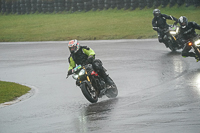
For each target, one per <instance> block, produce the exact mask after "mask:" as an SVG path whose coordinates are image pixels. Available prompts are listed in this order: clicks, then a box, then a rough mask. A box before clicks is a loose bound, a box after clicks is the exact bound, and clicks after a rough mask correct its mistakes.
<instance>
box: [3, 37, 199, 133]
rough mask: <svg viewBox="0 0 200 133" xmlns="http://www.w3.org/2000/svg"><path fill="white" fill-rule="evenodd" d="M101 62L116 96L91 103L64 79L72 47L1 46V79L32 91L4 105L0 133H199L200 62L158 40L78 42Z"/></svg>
mask: <svg viewBox="0 0 200 133" xmlns="http://www.w3.org/2000/svg"><path fill="white" fill-rule="evenodd" d="M80 43H81V45H87V46H89V47H91V48H92V49H93V50H94V51H95V53H96V58H97V59H101V60H102V62H103V65H104V67H105V68H106V69H107V70H108V71H107V72H108V73H109V75H110V77H111V78H112V79H113V80H114V81H115V83H116V85H117V87H118V90H119V94H118V97H117V98H115V99H108V98H107V97H103V98H101V99H99V101H98V103H95V104H91V103H90V102H89V101H87V100H86V99H85V98H84V96H83V94H82V93H81V90H80V89H79V87H77V86H76V85H75V80H74V79H73V78H72V77H69V78H68V79H66V75H67V70H68V57H69V50H68V47H67V42H64V41H63V42H18V43H12V42H11V43H4V42H1V43H0V80H1V81H11V82H16V83H20V84H23V85H27V86H30V87H31V88H32V91H31V92H29V93H28V94H27V95H25V96H23V98H21V99H20V100H18V102H13V103H10V104H11V105H9V103H8V104H1V107H0V133H110V132H112V133H113V132H115V133H122V132H123V133H133V132H134V133H199V131H200V63H199V62H198V63H197V62H196V61H195V59H194V58H189V57H188V58H183V57H182V56H181V51H178V52H171V51H170V50H169V49H167V48H165V46H164V44H160V43H158V41H157V39H147V40H134V39H133V40H101V41H80Z"/></svg>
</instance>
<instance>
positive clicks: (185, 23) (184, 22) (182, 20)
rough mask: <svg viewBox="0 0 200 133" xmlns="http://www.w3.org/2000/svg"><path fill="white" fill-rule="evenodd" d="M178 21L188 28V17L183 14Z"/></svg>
mask: <svg viewBox="0 0 200 133" xmlns="http://www.w3.org/2000/svg"><path fill="white" fill-rule="evenodd" d="M178 22H179V24H180V26H181V27H182V28H186V27H187V25H188V20H187V18H186V17H185V16H181V17H180V18H179V19H178Z"/></svg>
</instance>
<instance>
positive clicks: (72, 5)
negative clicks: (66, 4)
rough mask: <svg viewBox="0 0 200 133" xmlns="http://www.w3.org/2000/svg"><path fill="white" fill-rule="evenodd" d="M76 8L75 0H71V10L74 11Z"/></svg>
mask: <svg viewBox="0 0 200 133" xmlns="http://www.w3.org/2000/svg"><path fill="white" fill-rule="evenodd" d="M77 10H78V7H77V0H72V3H71V12H76V11H77Z"/></svg>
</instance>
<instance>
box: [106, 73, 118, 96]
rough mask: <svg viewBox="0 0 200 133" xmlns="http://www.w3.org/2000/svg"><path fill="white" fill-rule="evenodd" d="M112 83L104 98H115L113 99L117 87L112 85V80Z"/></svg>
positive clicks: (116, 93)
mask: <svg viewBox="0 0 200 133" xmlns="http://www.w3.org/2000/svg"><path fill="white" fill-rule="evenodd" d="M109 78H110V77H109ZM110 80H112V79H111V78H110ZM112 82H113V85H112V87H111V88H109V89H107V90H106V96H107V97H108V98H115V97H117V95H118V89H117V86H116V84H115V83H114V81H113V80H112Z"/></svg>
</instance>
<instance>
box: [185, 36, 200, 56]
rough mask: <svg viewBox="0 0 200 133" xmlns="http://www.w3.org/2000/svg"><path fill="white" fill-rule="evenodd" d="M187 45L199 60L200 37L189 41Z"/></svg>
mask: <svg viewBox="0 0 200 133" xmlns="http://www.w3.org/2000/svg"><path fill="white" fill-rule="evenodd" d="M187 45H189V46H191V47H192V48H193V50H194V52H195V54H196V55H197V56H198V57H199V58H200V36H199V35H196V36H195V37H194V38H192V39H190V40H189V41H188V42H187Z"/></svg>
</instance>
